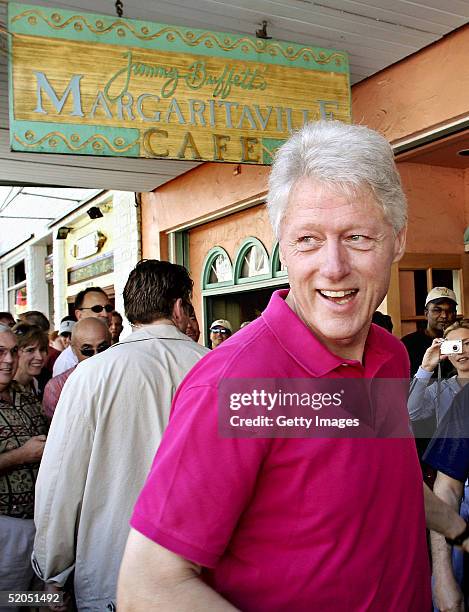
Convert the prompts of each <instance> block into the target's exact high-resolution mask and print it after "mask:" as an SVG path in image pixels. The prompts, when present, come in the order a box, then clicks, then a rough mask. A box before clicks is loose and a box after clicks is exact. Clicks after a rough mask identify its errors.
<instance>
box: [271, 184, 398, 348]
mask: <svg viewBox="0 0 469 612" xmlns="http://www.w3.org/2000/svg"><path fill="white" fill-rule="evenodd" d="M404 245H405V229H404V230H402V231H401V232H399V234H398V235H397V236H396V234H395V232H394V230H393V228H392V226H391V224H390V223H389V222H388V221H387V219H386V218H385V216H384V212H383V210H382V208H381V207H380V206H379V205H378V204H377V203H376V201H375V199H374V197H373V196H372V194H371V193H370V192H369V191H368V190H367V189H362V190H355V191H352V190H350V192H349V193H345V192H344V191H339V190H338V189H337V188H336V189H333V188H332V187H329V186H327V185H325V184H322V183H319V182H317V181H314V180H312V179H309V178H306V177H305V178H303V179H301V180H299V181H298V182H297V183H296V184H295V186H294V187H293V189H292V191H291V194H290V198H289V202H288V205H287V209H286V212H285V216H284V218H283V220H282V223H281V236H280V252H281V257H282V261H283V262H284V263H285V264H286V266H287V268H288V277H289V281H290V287H291V291H290V294H289V296H288V298H287V302H288V303H289V305H290V306H291V307H292V308H293V310H294V311H295V312H296V313H297V314H298V316H299V317H300V318H301V319H302V320H303V321H304V322H305V323H306V325H308V326H309V327H310V328H311V330H312V331H313V332H314V333H315V335H316V336H317V337H318V338H319V340H320V341H321V342H322V343H323V344H324V345H325V346H327V348H329V350H331V351H332V352H334V353H336V354H338V355H341V356H344V357H350V358H355V359H361V353H362V352H363V347H364V343H365V339H366V336H367V333H368V329H369V326H370V322H371V317H372V315H373V312H374V311H375V309H376V307H377V306H378V305H379V304H380V303H381V301H382V300H383V298H384V296H385V295H386V292H387V290H388V285H389V277H390V272H391V264H392V263H393V261H397V260H398V259H399V258H400V257H401V256H402V253H403V250H404ZM360 351H361V353H360Z"/></svg>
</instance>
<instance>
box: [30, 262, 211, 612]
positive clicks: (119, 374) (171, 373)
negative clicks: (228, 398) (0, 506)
mask: <svg viewBox="0 0 469 612" xmlns="http://www.w3.org/2000/svg"><path fill="white" fill-rule="evenodd" d="M192 285H193V283H192V280H191V279H190V277H189V275H188V273H187V271H186V270H185V268H183V267H182V266H177V265H174V264H170V263H168V262H163V261H156V260H149V261H142V262H140V263H139V264H138V265H137V266H136V268H135V269H134V270H133V271H132V272H131V274H130V276H129V279H128V281H127V284H126V286H125V289H124V305H125V314H126V316H127V318H128V320H129V321H130V323H131V324H132V326H133V330H134V333H132V334H131V335H130V336H129V337H128V338H126V339H125V340H124V341H122V342H120V343H118V344H115V345H113V346H112V347H111V348H109V349H108V350H107V351H105V352H104V353H101V354H98V355H96V356H94V357H91V358H90V359H87V360H86V361H84V362H83V363H81V364H80V365H79V366H78V367H77V369H76V371H75V372H73V374H72V375H71V376H70V378H69V379H68V380H67V382H66V384H65V386H64V389H63V391H62V394H61V397H60V401H59V404H58V410H57V413H56V415H55V417H54V419H53V422H52V426H51V429H50V432H49V436H48V439H47V444H46V448H45V451H44V456H43V459H42V464H41V468H40V471H39V476H38V480H37V486H36V506H35V523H36V530H37V533H36V539H35V544H34V553H33V567H34V568H35V571H36V573H37V574H38V576H39V577H40V578H42V579H43V580H45V581H46V582H47V583H49V584H51V585H55V586H56V587H57V588H60V587H63V585H64V584H65V582H66V581H67V578H68V577H69V576H70V575H71V573H72V572H73V571H74V572H75V574H74V587H75V597H76V603H77V607H78V610H79V611H86V612H88V611H89V612H98V611H100V612H101V611H104V610H113V609H115V594H116V584H117V576H118V570H119V565H120V561H121V558H122V554H123V551H124V545H125V542H126V539H127V535H128V531H129V527H128V524H129V519H130V514H131V511H132V507H133V505H134V503H135V500H136V498H137V495H138V493H139V491H140V489H141V488H142V485H143V483H144V480H145V478H146V476H147V474H148V471H149V469H150V466H151V463H152V460H153V457H154V454H155V451H156V448H157V447H158V445H159V442H160V439H161V436H162V434H163V431H164V429H165V427H166V424H167V421H168V417H169V411H170V407H171V401H172V398H173V396H174V393H175V392H176V389H177V388H178V385H179V383H180V382H181V381H182V379H183V378H184V376H185V375H186V373H187V372H188V371H189V370H190V369H191V368H192V366H193V365H195V363H196V362H197V361H198V360H199V359H200V358H201V357H202V356H203V355H204V354H205V353H207V352H209V351H208V349H205V348H203V347H201V346H200V345H198V344H197V343H196V342H194V341H193V340H191V338H189V337H188V336H186V335H185V333H183V332H184V330H185V329H186V327H187V324H188V320H189V312H190V310H189V309H190V299H191V294H192ZM51 588H54V586H52V587H51Z"/></svg>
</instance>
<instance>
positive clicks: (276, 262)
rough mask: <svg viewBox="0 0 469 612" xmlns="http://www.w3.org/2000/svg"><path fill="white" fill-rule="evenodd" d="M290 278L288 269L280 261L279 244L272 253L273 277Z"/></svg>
mask: <svg viewBox="0 0 469 612" xmlns="http://www.w3.org/2000/svg"><path fill="white" fill-rule="evenodd" d="M279 276H288V272H287V267H286V266H285V264H283V263H282V262H281V261H280V248H279V243H278V242H277V244H276V245H275V246H274V250H273V251H272V277H273V278H278V277H279Z"/></svg>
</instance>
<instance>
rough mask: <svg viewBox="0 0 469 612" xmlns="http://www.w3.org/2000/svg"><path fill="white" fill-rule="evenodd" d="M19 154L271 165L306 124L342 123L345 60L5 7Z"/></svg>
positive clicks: (250, 41)
mask: <svg viewBox="0 0 469 612" xmlns="http://www.w3.org/2000/svg"><path fill="white" fill-rule="evenodd" d="M8 13H9V15H8V18H9V31H10V33H11V34H12V36H11V37H10V69H9V72H10V142H11V148H12V149H13V150H15V151H28V152H40V153H73V154H80V155H107V156H115V155H119V156H126V157H157V158H168V159H184V160H208V161H226V162H240V163H252V164H270V163H271V161H272V153H273V151H274V150H275V149H276V148H278V146H279V145H280V144H281V143H282V142H284V141H285V139H287V138H288V135H289V133H290V132H291V130H292V129H295V128H298V127H300V126H301V125H303V123H305V122H306V121H311V120H314V119H319V118H336V119H340V120H342V121H347V122H349V121H350V84H349V69H348V59H347V55H346V54H345V53H343V52H341V51H331V50H326V49H319V48H315V47H309V46H306V45H299V44H296V43H289V42H284V41H277V40H263V39H257V38H254V37H252V36H239V35H235V34H228V33H222V32H211V31H206V30H196V29H191V28H183V27H179V26H170V25H165V24H160V23H149V22H143V21H136V20H131V19H122V18H118V17H110V16H104V15H94V14H90V13H82V12H81V11H69V10H62V9H54V8H44V7H38V6H28V5H24V4H16V3H11V2H10V3H9V4H8Z"/></svg>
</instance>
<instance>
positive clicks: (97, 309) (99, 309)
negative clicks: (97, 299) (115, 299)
mask: <svg viewBox="0 0 469 612" xmlns="http://www.w3.org/2000/svg"><path fill="white" fill-rule="evenodd" d="M78 310H92V311H93V312H95V313H96V314H99V313H100V312H103V310H105V311H106V312H112V311H113V310H114V308H113V306H111V304H106V306H101V305H100V304H96V305H95V306H88V307H87V308H78Z"/></svg>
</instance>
